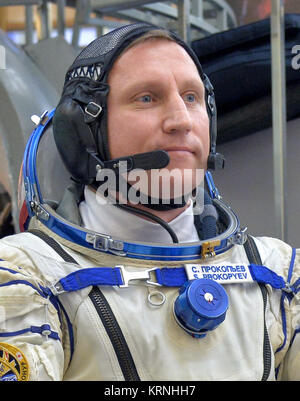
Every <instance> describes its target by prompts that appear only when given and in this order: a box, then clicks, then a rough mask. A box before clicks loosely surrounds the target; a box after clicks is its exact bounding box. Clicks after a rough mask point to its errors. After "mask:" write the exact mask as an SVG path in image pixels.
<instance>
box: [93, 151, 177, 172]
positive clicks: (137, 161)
mask: <svg viewBox="0 0 300 401" xmlns="http://www.w3.org/2000/svg"><path fill="white" fill-rule="evenodd" d="M89 153H90V155H91V156H92V157H93V159H94V163H95V169H96V171H99V170H100V169H106V168H107V169H111V170H113V171H115V173H117V174H118V173H119V172H120V168H121V167H122V173H123V172H129V171H131V170H134V169H143V170H152V169H161V168H164V167H166V166H167V165H168V164H169V162H170V157H169V155H168V153H167V152H166V151H164V150H155V151H153V152H146V153H138V154H135V155H132V156H123V157H119V158H116V159H112V160H108V161H102V160H100V159H99V158H98V157H97V155H96V154H95V153H93V152H89ZM121 162H126V163H121ZM124 167H125V169H124Z"/></svg>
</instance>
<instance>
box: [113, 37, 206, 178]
mask: <svg viewBox="0 0 300 401" xmlns="http://www.w3.org/2000/svg"><path fill="white" fill-rule="evenodd" d="M108 83H109V86H110V92H109V96H108V141H109V149H110V153H111V158H118V157H122V156H128V155H133V154H137V153H144V152H150V151H154V150H166V151H167V152H168V154H169V156H170V163H169V164H168V166H167V169H168V170H169V171H171V170H174V169H176V170H177V171H180V172H181V176H182V174H183V171H184V170H186V171H190V172H192V173H193V174H194V173H195V171H196V170H199V169H202V170H204V169H205V168H206V162H207V157H208V153H209V119H208V115H207V111H206V105H205V96H204V95H205V92H204V86H203V83H202V81H201V78H200V76H199V73H198V70H197V68H196V66H195V64H194V62H193V60H192V59H191V57H190V56H189V55H188V53H187V52H186V51H185V50H184V49H183V48H182V47H181V46H180V45H178V44H177V43H175V42H171V41H168V40H166V39H155V40H148V41H146V42H144V43H140V44H138V45H136V46H134V47H132V48H130V49H129V50H127V51H126V52H125V53H123V54H122V55H121V56H120V57H119V58H118V59H117V60H116V62H115V63H114V65H113V68H112V70H111V71H110V74H109V79H108ZM193 177H195V176H194V175H193ZM193 180H195V178H193Z"/></svg>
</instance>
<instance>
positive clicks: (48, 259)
mask: <svg viewBox="0 0 300 401" xmlns="http://www.w3.org/2000/svg"><path fill="white" fill-rule="evenodd" d="M153 29H154V28H153V26H151V25H148V24H134V25H129V26H127V27H125V28H124V27H123V28H120V29H119V30H116V31H114V32H113V33H111V34H108V35H106V36H103V37H101V38H99V39H97V40H96V41H95V42H93V43H92V44H91V45H89V46H88V47H87V48H86V49H84V50H83V52H82V53H81V55H79V56H78V58H77V59H76V60H75V62H74V64H73V65H72V67H71V68H70V70H69V71H68V73H67V80H66V84H65V88H64V93H63V96H62V100H61V102H60V104H59V105H58V107H57V108H56V110H54V111H52V112H50V113H45V114H44V115H43V116H42V117H41V119H40V123H39V125H38V126H37V128H36V129H35V131H34V132H33V134H32V136H31V138H30V140H29V142H28V145H27V147H26V150H25V156H24V161H23V170H22V182H21V191H23V198H22V195H21V197H20V199H21V203H20V226H21V228H22V230H25V231H28V232H22V233H20V234H16V235H13V236H10V237H6V238H4V239H2V240H1V241H0V258H1V261H0V379H1V380H77V381H78V380H102V381H104V380H118V381H122V380H126V381H129V380H133V381H138V380H148V381H154V380H172V381H175V380H176V381H181V380H195V381H199V380H275V379H289V380H298V379H300V373H299V372H300V360H299V348H300V344H299V341H300V340H299V336H298V335H297V332H298V331H299V327H300V326H299V324H300V323H299V316H298V314H299V305H298V304H299V301H300V300H299V294H298V286H299V285H300V279H299V274H300V255H299V252H298V253H297V251H296V250H295V249H292V248H291V247H290V246H289V245H287V244H285V243H283V242H282V241H279V240H276V239H272V238H264V237H262V238H255V239H254V238H253V237H251V236H250V235H248V236H247V234H246V232H245V230H243V229H241V227H240V225H239V221H238V219H237V217H236V215H235V214H234V213H233V211H232V210H231V209H230V208H229V207H228V206H227V205H226V204H225V203H224V202H223V201H222V198H221V197H220V195H219V193H218V191H217V189H216V188H215V186H214V183H213V180H212V176H211V174H210V173H209V172H207V173H206V186H207V188H206V190H205V191H204V192H203V191H202V192H201V190H200V189H199V188H198V189H197V195H196V199H197V196H198V197H199V196H200V195H199V194H203V197H204V205H203V208H202V210H201V213H200V214H197V213H195V207H194V208H193V203H187V204H186V207H184V211H183V212H182V213H180V214H178V215H177V217H175V218H174V219H172V220H171V221H169V223H167V224H166V223H165V222H162V221H161V220H160V219H156V220H154V222H153V221H151V220H149V219H151V214H150V213H146V212H145V213H144V215H143V217H147V219H145V218H141V217H140V216H138V215H136V214H132V210H131V209H130V208H126V206H127V205H125V206H124V207H119V205H117V206H118V207H116V205H111V204H106V205H99V203H97V199H96V196H95V195H96V193H97V192H96V190H95V186H94V183H95V177H96V174H97V172H99V170H101V169H102V170H103V169H104V168H110V169H112V170H114V171H116V170H117V169H118V166H120V164H119V162H120V161H124V160H126V161H129V162H130V163H129V166H130V167H129V168H130V169H133V168H144V169H146V170H151V169H160V168H163V167H164V166H166V165H168V163H169V162H170V158H169V157H168V152H165V151H163V150H162V151H161V150H157V149H155V150H150V151H149V152H145V153H143V154H142V156H141V155H138V154H134V155H131V156H128V157H125V156H122V157H119V158H114V159H113V160H111V158H110V157H109V155H110V153H109V150H110V149H109V143H108V135H107V118H106V117H107V116H106V113H107V110H106V108H105V106H106V98H107V93H108V86H107V76H108V73H109V71H110V69H111V66H112V63H113V62H114V60H116V58H117V57H118V56H119V55H120V53H121V51H122V50H123V49H124V47H125V46H127V45H128V43H130V42H132V41H133V40H135V39H136V38H138V37H140V36H141V35H143V34H144V33H146V32H148V31H152V30H153ZM172 35H173V34H172ZM173 38H175V39H174V40H175V42H176V43H177V44H179V45H180V46H181V47H182V48H183V49H184V50H185V51H186V52H188V54H189V56H190V57H191V58H192V60H193V62H194V63H195V65H196V66H197V69H198V72H199V75H200V77H201V79H202V81H203V83H204V86H205V93H206V94H205V106H206V107H207V111H208V115H209V121H210V149H209V151H210V154H209V159H208V167H209V168H211V169H213V168H216V167H218V165H219V166H222V164H223V159H222V156H221V155H219V154H218V153H216V150H215V144H216V127H215V120H216V114H215V105H214V96H213V90H212V87H211V85H210V83H209V81H208V79H207V77H206V76H205V75H204V74H203V73H202V70H201V66H200V65H199V63H198V61H197V59H196V56H194V55H193V54H192V53H191V52H190V49H189V48H188V46H187V45H185V44H184V43H183V42H181V40H180V39H178V38H177V37H176V36H175V35H174V36H173ZM103 49H105V50H106V51H103ZM98 67H99V68H98ZM95 74H96V78H95ZM101 74H102V75H101ZM143 100H144V99H143ZM146 100H148V99H146ZM190 100H193V98H189V99H188V101H190ZM147 107H148V106H147ZM99 115H100V117H101V118H99ZM103 116H104V117H103ZM99 132H100V133H101V134H102V136H101V140H100V139H99ZM95 133H97V134H95ZM95 138H96V139H95ZM54 141H55V144H54ZM100 142H101V143H100ZM95 144H96V145H95ZM56 147H57V148H58V150H59V154H58V153H57V152H54V153H55V155H54V156H53V157H52V156H51V157H45V154H48V153H47V152H49V149H56ZM116 174H117V173H116ZM70 175H71V176H72V180H71V181H70V179H69V176H70ZM63 192H64V194H63ZM62 194H63V195H62ZM196 203H197V202H196ZM159 206H160V207H164V205H163V206H162V205H159ZM173 207H174V208H176V207H175V206H173Z"/></svg>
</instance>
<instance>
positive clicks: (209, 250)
mask: <svg viewBox="0 0 300 401" xmlns="http://www.w3.org/2000/svg"><path fill="white" fill-rule="evenodd" d="M220 243H221V241H220V240H218V241H209V242H204V243H203V244H202V249H201V257H202V258H204V259H206V258H208V257H211V258H213V257H214V256H216V252H215V246H218V245H220Z"/></svg>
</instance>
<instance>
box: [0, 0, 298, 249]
mask: <svg viewBox="0 0 300 401" xmlns="http://www.w3.org/2000/svg"><path fill="white" fill-rule="evenodd" d="M276 1H277V5H278V4H279V5H280V7H281V8H280V9H278V8H277V15H278V14H280V13H281V14H282V15H281V28H282V31H283V35H284V36H283V47H282V49H281V50H282V53H281V56H282V57H281V61H283V67H284V68H283V70H282V71H277V75H272V35H271V27H272V25H271V16H272V15H271V13H272V6H273V12H274V4H275V3H276ZM278 17H280V15H278ZM133 21H148V22H152V23H154V24H157V25H160V26H165V27H167V28H169V29H172V30H174V31H176V32H177V33H178V34H180V36H182V38H183V39H185V40H186V41H188V42H189V43H190V44H191V46H192V47H193V49H194V51H195V52H196V54H197V56H198V57H199V60H200V62H201V63H202V65H203V69H204V71H205V72H206V73H207V75H208V76H209V77H210V79H211V81H212V83H213V85H214V88H215V94H216V100H217V106H218V151H219V152H220V153H223V154H224V156H225V158H226V167H225V170H223V171H217V172H215V173H214V175H213V176H214V180H215V183H216V186H217V188H218V190H219V192H220V193H221V195H222V197H223V199H224V200H225V202H226V203H228V204H229V205H230V206H231V207H232V209H233V210H234V211H235V212H236V214H237V215H238V216H239V218H240V221H241V225H242V226H247V227H248V232H249V233H251V234H253V235H268V236H275V237H279V238H282V239H284V240H286V241H288V242H289V243H290V244H291V245H293V246H297V247H298V246H300V238H299V237H300V236H299V226H300V189H299V178H298V176H299V171H300V158H299V150H300V57H298V54H300V2H299V0H281V1H280V0H227V1H225V0H178V1H159V2H158V1H156V2H155V1H142V0H131V1H121V0H77V1H76V0H70V1H69V0H57V1H46V0H15V1H14V0H0V236H4V235H7V234H10V233H13V232H18V230H19V228H18V227H19V224H18V218H19V210H18V204H17V198H18V197H17V192H18V178H19V171H20V167H21V161H22V158H23V152H24V149H25V144H26V142H27V140H28V138H29V136H30V133H31V132H32V130H33V129H34V124H33V122H32V120H31V116H32V115H37V116H40V115H41V114H42V113H43V112H44V111H45V110H49V111H50V110H52V109H53V108H54V107H55V106H56V105H57V102H58V100H59V97H60V93H61V90H62V85H63V81H64V75H65V72H66V70H67V68H68V67H69V66H70V65H71V64H72V62H73V60H74V58H75V57H76V55H77V54H78V52H79V51H80V49H81V48H82V47H83V46H85V45H87V44H88V43H89V42H91V41H92V40H93V39H95V38H96V37H97V36H99V35H102V34H105V33H106V32H108V31H109V30H111V29H115V28H116V27H118V26H120V25H123V24H126V23H128V22H133ZM277 45H278V43H277ZM274 46H275V45H274ZM277 50H278V49H277ZM274 60H275V58H274V59H273V66H274V65H275V64H276V65H277V64H278V63H276V62H274ZM273 73H274V67H273ZM280 79H283V80H284V85H283V87H282V88H281V92H279V93H281V94H280V95H278V92H276V94H277V95H276V96H275V92H274V91H275V89H274V88H275V86H276V84H277V86H278V81H279V80H280ZM272 91H273V96H272ZM275 110H276V112H274V111H275ZM274 114H275V115H281V116H282V117H283V118H284V123H283V125H282V126H281V127H278V126H277V122H276V121H280V120H276V119H274ZM275 117H276V116H275ZM279 128H280V132H283V133H284V136H283V139H282V141H281V143H280V144H279V145H278V144H277V145H276V144H275V143H274V132H275V130H276V129H277V130H278V129H279ZM280 146H281V147H280ZM282 149H283V150H284V152H282V153H276V152H278V151H279V150H282ZM46 156H47V155H45V157H46ZM276 159H278V161H281V163H282V164H281V166H283V178H284V182H283V185H282V187H281V189H280V192H281V193H279V190H278V187H277V186H276V185H277V184H276V176H277V175H278V170H276V166H275V164H276ZM280 196H281V198H280ZM278 199H281V203H280V204H278ZM279 214H280V217H278V216H279Z"/></svg>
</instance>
